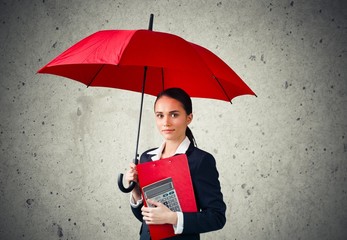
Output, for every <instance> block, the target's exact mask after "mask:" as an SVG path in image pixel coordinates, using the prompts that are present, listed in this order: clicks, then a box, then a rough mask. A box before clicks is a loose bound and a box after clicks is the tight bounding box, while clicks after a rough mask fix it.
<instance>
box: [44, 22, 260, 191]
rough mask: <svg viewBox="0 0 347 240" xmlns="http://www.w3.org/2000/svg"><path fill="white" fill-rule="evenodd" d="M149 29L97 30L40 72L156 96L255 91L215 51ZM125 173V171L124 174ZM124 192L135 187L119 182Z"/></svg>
mask: <svg viewBox="0 0 347 240" xmlns="http://www.w3.org/2000/svg"><path fill="white" fill-rule="evenodd" d="M152 24H153V15H151V20H150V27H149V30H105V31H99V32H96V33H94V34H92V35H90V36H88V37H86V38H84V39H82V40H81V41H79V42H78V43H76V44H75V45H73V46H72V47H70V48H69V49H67V50H66V51H65V52H63V53H62V54H60V55H59V56H57V57H56V58H55V59H53V60H52V61H51V62H49V63H48V64H47V65H46V66H44V67H42V68H41V69H40V70H39V71H38V73H49V74H54V75H58V76H63V77H67V78H70V79H74V80H76V81H79V82H81V83H84V84H86V85H87V86H88V87H89V86H93V87H111V88H119V89H125V90H130V91H135V92H142V98H141V108H140V118H139V127H138V136H137V145H136V153H135V159H134V162H136V158H137V156H138V143H139V133H140V125H141V115H142V105H143V94H144V93H146V94H150V95H154V96H156V95H157V94H158V93H159V92H161V91H162V90H164V89H166V88H171V87H179V88H182V89H184V90H185V91H186V92H187V93H188V94H189V95H190V96H191V97H200V98H211V99H217V100H224V101H229V102H231V100H232V99H233V98H234V97H236V96H240V95H245V94H250V95H255V93H254V92H253V91H252V90H251V89H250V88H249V87H248V86H247V85H246V84H245V83H244V82H243V81H242V79H241V78H240V77H239V76H238V75H237V74H236V73H235V72H234V71H233V70H232V69H231V68H230V67H229V66H228V65H227V64H226V63H224V62H223V61H222V60H221V59H220V58H219V57H217V56H216V55H215V54H213V53H212V52H210V51H209V50H207V49H206V48H203V47H201V46H199V45H196V44H194V43H191V42H188V41H186V40H184V39H183V38H181V37H178V36H176V35H173V34H169V33H163V32H157V31H152ZM121 178H122V176H121ZM120 188H121V190H122V191H124V190H125V191H126V192H127V191H131V189H132V188H131V189H130V188H129V189H130V190H129V189H125V188H124V187H123V184H122V186H120Z"/></svg>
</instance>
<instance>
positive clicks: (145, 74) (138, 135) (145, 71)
mask: <svg viewBox="0 0 347 240" xmlns="http://www.w3.org/2000/svg"><path fill="white" fill-rule="evenodd" d="M146 78H147V66H145V67H144V73H143V83H142V92H141V104H140V115H139V124H138V127H137V139H136V150H135V158H134V163H135V164H137V162H138V161H137V158H138V156H139V154H138V152H139V142H140V132H141V121H142V108H143V98H144V95H145V86H146Z"/></svg>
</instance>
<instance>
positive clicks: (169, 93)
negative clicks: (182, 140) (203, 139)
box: [154, 88, 197, 146]
mask: <svg viewBox="0 0 347 240" xmlns="http://www.w3.org/2000/svg"><path fill="white" fill-rule="evenodd" d="M163 96H166V97H169V98H173V99H176V100H177V101H179V102H180V103H181V104H182V106H183V109H184V110H185V111H186V113H187V115H189V114H191V113H192V112H193V106H192V100H191V98H190V96H189V95H188V93H186V92H185V91H184V90H183V89H181V88H168V89H165V90H164V91H162V92H161V93H159V94H158V96H157V99H156V100H155V102H154V106H155V104H156V103H157V101H158V99H160V98H161V97H163ZM186 136H187V137H188V139H189V140H190V141H191V142H192V143H193V144H194V146H197V144H196V141H195V138H194V135H193V133H192V131H191V130H190V128H189V127H188V126H187V129H186Z"/></svg>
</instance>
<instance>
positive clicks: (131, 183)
mask: <svg viewBox="0 0 347 240" xmlns="http://www.w3.org/2000/svg"><path fill="white" fill-rule="evenodd" d="M135 186H136V182H134V181H131V182H130V184H129V187H128V188H125V187H124V185H123V173H120V174H119V175H118V187H119V189H120V190H121V191H122V192H123V193H129V192H131V191H132V190H133V189H134V188H135Z"/></svg>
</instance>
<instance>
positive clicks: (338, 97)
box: [0, 0, 347, 240]
mask: <svg viewBox="0 0 347 240" xmlns="http://www.w3.org/2000/svg"><path fill="white" fill-rule="evenodd" d="M150 13H154V15H155V19H154V30H158V31H164V32H170V33H173V34H177V35H180V36H182V37H184V38H186V39H187V40H189V41H192V42H195V43H197V44H200V45H202V46H204V47H206V48H208V49H210V50H211V51H213V52H214V53H216V54H217V55H218V56H219V57H221V58H222V59H223V60H225V62H226V63H228V64H229V65H230V66H231V67H232V68H233V69H234V70H235V71H236V72H237V73H238V74H239V75H240V76H241V77H242V78H243V79H244V81H245V82H246V83H247V84H248V85H249V86H250V87H251V88H252V89H253V90H254V91H255V92H256V93H257V95H258V97H257V98H256V97H253V96H242V97H238V98H236V99H234V101H233V104H232V105H230V104H228V103H225V102H221V101H209V100H202V99H193V104H194V121H193V123H192V125H191V128H192V130H193V132H194V134H195V136H196V138H197V141H198V145H199V147H200V148H203V149H205V150H207V151H210V152H211V153H213V154H214V156H215V158H216V160H217V165H218V168H219V172H220V181H221V184H222V190H223V193H224V197H225V202H226V203H227V206H228V210H227V224H226V226H225V227H224V228H223V229H222V230H220V231H217V232H213V233H208V234H204V235H202V239H212V238H213V239H242V240H248V239H249V240H251V239H263V240H267V239H340V240H342V239H347V227H346V226H347V181H346V178H347V162H346V161H347V121H346V119H347V111H346V110H347V109H346V108H347V107H346V106H347V61H346V57H347V49H346V46H347V4H346V1H343V0H331V1H323V0H317V1H313V0H308V1H296V0H294V1H290V0H288V1H284V0H283V1H276V0H274V1H270V0H269V1H265V0H250V1H244V0H235V1H231V0H230V1H227V0H216V1H215V0H211V1H207V0H205V1H197V0H194V1H184V0H178V1H171V0H157V1H149V0H142V1H140V0H138V1H136V0H129V1H120V0H118V1H117V0H116V1H111V0H105V1H91V0H87V1H86V0H75V1H70V0H60V1H57V0H56V1H53V0H40V1H39V0H35V1H23V0H22V1H21V0H13V1H10V0H7V1H6V0H2V1H1V2H0V14H1V15H0V33H1V34H0V43H1V44H0V49H1V50H0V54H1V65H0V111H1V115H0V239H4V240H7V239H45V240H50V239H52V240H53V239H66V240H67V239H69V240H70V239H86V240H91V239H105V240H106V239H137V238H138V231H139V226H140V224H139V222H137V220H136V219H135V218H134V217H133V216H132V214H131V212H130V210H129V204H128V197H129V196H128V195H127V194H123V193H121V192H120V191H119V190H118V187H117V185H116V178H117V174H118V173H120V172H124V171H125V170H126V168H127V167H128V163H129V162H131V161H132V158H133V155H134V150H135V149H134V148H135V147H134V146H135V142H136V128H137V118H138V110H139V107H138V106H139V102H140V95H139V94H136V93H131V92H126V91H121V90H116V89H106V88H88V89H87V88H86V87H85V86H84V85H82V84H80V83H77V82H74V81H71V80H69V79H65V78H60V77H56V76H52V75H38V74H36V71H37V70H38V69H39V68H40V67H42V66H43V65H45V64H46V63H47V62H48V61H50V60H51V59H53V58H54V57H55V56H57V55H58V54H60V53H61V52H62V51H64V50H65V49H66V48H68V47H69V46H71V45H72V44H73V43H75V42H76V41H78V40H80V39H82V38H84V37H86V36H88V35H90V34H92V33H93V32H95V31H98V30H101V29H138V28H147V27H148V19H149V14H150ZM153 100H154V99H153V98H152V97H146V98H145V107H144V119H143V129H142V137H141V142H140V151H144V150H146V149H147V148H149V147H155V146H158V145H159V144H160V143H161V137H160V136H159V134H158V133H157V132H156V128H155V126H154V121H153V113H152V107H153V106H152V105H153Z"/></svg>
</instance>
